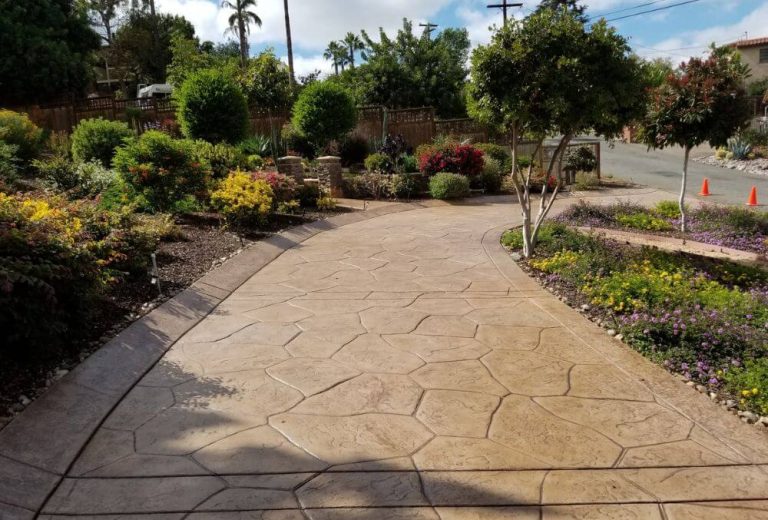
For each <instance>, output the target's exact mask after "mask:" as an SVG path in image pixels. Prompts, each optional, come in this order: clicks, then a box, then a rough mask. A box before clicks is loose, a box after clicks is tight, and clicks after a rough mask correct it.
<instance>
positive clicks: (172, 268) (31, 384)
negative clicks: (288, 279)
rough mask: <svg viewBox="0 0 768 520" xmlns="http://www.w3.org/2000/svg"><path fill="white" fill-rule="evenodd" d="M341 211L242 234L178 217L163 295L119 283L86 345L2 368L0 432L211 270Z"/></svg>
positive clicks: (283, 219) (145, 285) (138, 283)
mask: <svg viewBox="0 0 768 520" xmlns="http://www.w3.org/2000/svg"><path fill="white" fill-rule="evenodd" d="M343 211H344V210H342V209H339V210H336V211H333V212H317V211H307V212H305V213H303V214H301V215H277V216H276V218H274V219H273V220H272V221H271V222H270V224H269V226H268V227H266V228H262V229H259V230H251V231H248V230H243V231H242V232H239V233H236V232H234V231H233V230H228V229H226V228H224V227H222V225H221V221H220V218H219V216H218V215H217V214H210V213H199V214H193V215H187V216H184V217H182V218H179V219H178V220H177V225H178V227H179V229H180V231H181V236H182V238H181V239H179V240H175V241H169V242H163V243H161V244H160V247H159V248H158V251H157V264H158V272H159V277H160V285H161V289H162V294H159V293H158V289H157V286H156V285H152V284H151V283H150V279H151V277H150V275H149V273H148V274H147V276H146V277H137V278H136V279H133V280H129V281H126V282H124V283H121V284H120V285H118V286H116V287H114V288H112V290H111V291H110V292H109V294H108V295H107V296H106V297H105V298H104V300H103V301H102V302H101V304H100V305H99V306H98V308H97V309H95V314H94V316H93V317H92V319H91V322H90V327H89V330H87V331H85V334H84V336H85V340H83V341H81V342H79V343H78V344H77V345H72V346H71V348H70V349H68V350H66V351H63V352H60V353H58V354H57V355H56V356H52V357H50V358H48V359H45V360H41V362H40V363H38V364H36V365H34V366H30V365H27V364H20V363H14V362H5V363H3V364H2V365H1V366H0V429H2V427H3V426H5V425H6V424H7V423H8V422H9V421H10V420H11V419H12V418H13V415H14V414H16V413H18V412H20V411H22V410H23V409H24V408H25V407H26V406H27V405H28V404H29V403H30V402H31V401H33V400H34V399H35V398H36V397H37V396H39V395H41V394H42V393H43V392H44V391H45V390H46V389H47V388H48V387H49V386H50V385H51V384H53V382H55V381H56V380H58V379H60V378H61V377H63V376H64V375H66V373H67V372H68V371H69V370H71V369H73V368H74V367H75V366H77V365H78V364H79V363H81V362H82V361H83V360H85V359H86V358H87V357H88V356H89V355H90V354H92V353H93V352H95V351H96V350H98V349H99V347H101V345H103V344H105V343H106V342H107V341H109V340H110V339H111V338H112V337H114V336H115V335H116V334H117V333H119V332H120V331H121V330H123V329H124V328H125V327H127V326H128V325H130V324H131V323H132V322H133V321H135V320H137V319H139V318H140V317H142V316H143V315H145V314H146V313H148V312H149V311H151V310H152V309H154V308H155V307H157V306H158V305H160V304H161V303H163V302H164V301H166V300H168V299H170V298H172V297H173V296H175V295H176V294H178V293H179V292H181V291H183V290H184V289H186V288H187V287H189V286H190V285H192V284H193V283H194V282H195V281H196V280H198V279H199V278H200V277H202V276H203V275H204V274H205V273H207V272H208V271H210V270H211V269H214V268H216V267H218V266H220V265H221V264H222V263H224V262H225V261H226V260H228V259H229V258H231V257H233V256H235V255H237V254H238V253H240V252H241V251H242V250H243V249H245V248H247V247H248V246H250V245H251V244H253V243H255V242H257V241H259V240H263V239H265V238H268V237H270V236H272V235H273V234H275V233H277V232H279V231H281V230H284V229H286V228H288V227H292V226H295V225H300V224H304V223H308V222H313V221H316V220H323V219H326V218H328V217H331V216H334V215H337V214H339V213H341V212H343Z"/></svg>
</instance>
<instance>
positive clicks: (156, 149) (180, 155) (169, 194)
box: [113, 130, 211, 212]
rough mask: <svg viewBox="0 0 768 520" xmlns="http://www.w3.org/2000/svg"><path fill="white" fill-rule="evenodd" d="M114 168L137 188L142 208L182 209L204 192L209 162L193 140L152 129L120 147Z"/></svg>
mask: <svg viewBox="0 0 768 520" xmlns="http://www.w3.org/2000/svg"><path fill="white" fill-rule="evenodd" d="M113 164H114V166H115V170H116V171H117V172H118V173H119V174H120V176H121V177H122V178H123V179H124V180H125V181H126V183H127V184H128V185H130V186H131V187H132V188H133V189H134V190H135V192H136V195H137V196H138V200H137V201H136V202H138V203H139V206H140V207H141V209H144V210H147V211H150V212H151V211H183V208H182V206H179V204H183V205H184V207H188V206H189V203H190V202H191V198H192V197H196V198H198V199H200V198H202V197H204V196H205V192H206V186H207V183H208V179H209V177H210V173H211V172H210V165H208V164H207V163H205V162H203V161H201V160H200V159H199V158H198V150H197V145H196V144H195V143H194V142H193V141H188V140H185V139H174V138H172V137H171V136H169V135H168V134H164V133H163V132H158V131H157V130H150V131H149V132H145V133H144V134H142V136H141V137H140V138H139V139H137V140H135V141H131V142H128V143H126V144H125V145H124V146H121V147H120V148H118V149H117V153H115V158H114V160H113Z"/></svg>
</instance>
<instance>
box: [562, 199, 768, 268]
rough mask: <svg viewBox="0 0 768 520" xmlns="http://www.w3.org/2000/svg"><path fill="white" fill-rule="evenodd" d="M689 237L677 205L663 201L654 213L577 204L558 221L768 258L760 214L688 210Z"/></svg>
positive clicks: (621, 205) (765, 222) (765, 218)
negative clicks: (682, 228)
mask: <svg viewBox="0 0 768 520" xmlns="http://www.w3.org/2000/svg"><path fill="white" fill-rule="evenodd" d="M687 216H688V229H689V231H688V233H686V234H685V235H682V234H681V233H679V232H678V231H676V230H677V229H679V227H680V212H679V210H678V209H677V203H676V202H673V201H663V202H660V203H659V204H657V205H656V207H655V208H653V209H650V210H649V209H647V208H644V207H643V206H639V205H636V204H632V203H627V202H618V203H616V204H611V205H605V206H603V205H595V204H590V203H588V202H580V203H578V204H574V205H573V206H571V207H570V208H569V209H567V210H566V211H565V212H563V213H562V214H560V215H559V216H558V217H556V219H555V220H556V221H557V222H562V223H567V224H570V225H574V226H589V227H603V228H614V229H624V230H638V231H642V232H645V233H654V234H662V235H668V236H679V237H680V238H687V239H689V240H694V241H696V242H703V243H705V244H711V245H714V246H720V247H730V248H733V249H740V250H742V251H749V252H752V253H757V254H759V255H763V256H768V215H766V214H765V213H763V212H760V211H753V210H750V209H746V208H736V207H731V206H717V205H714V204H707V205H704V206H701V207H698V208H691V209H689V210H688V214H687Z"/></svg>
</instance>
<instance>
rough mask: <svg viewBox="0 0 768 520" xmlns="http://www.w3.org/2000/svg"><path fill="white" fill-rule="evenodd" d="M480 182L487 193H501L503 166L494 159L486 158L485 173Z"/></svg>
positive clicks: (481, 175) (482, 174)
mask: <svg viewBox="0 0 768 520" xmlns="http://www.w3.org/2000/svg"><path fill="white" fill-rule="evenodd" d="M480 181H481V184H482V187H483V189H484V190H485V193H498V192H499V191H501V184H502V178H501V165H500V164H499V161H497V160H496V159H494V158H493V157H485V158H484V163H483V173H481V174H480Z"/></svg>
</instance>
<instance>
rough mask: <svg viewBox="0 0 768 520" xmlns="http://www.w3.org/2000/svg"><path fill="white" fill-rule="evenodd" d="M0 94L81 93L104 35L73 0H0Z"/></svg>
mask: <svg viewBox="0 0 768 520" xmlns="http://www.w3.org/2000/svg"><path fill="white" fill-rule="evenodd" d="M0 13H2V14H1V15H0V49H2V56H0V100H2V102H3V103H4V104H12V105H13V104H25V103H34V102H43V101H48V100H52V99H55V98H60V97H64V96H66V95H67V94H80V93H82V91H83V89H84V88H85V87H86V85H87V84H88V82H89V80H90V78H91V77H92V71H91V67H90V63H89V57H90V54H91V53H92V52H93V51H95V50H97V49H98V48H99V42H100V38H99V35H98V34H96V32H94V31H93V29H91V27H90V25H89V22H88V17H87V16H86V13H85V12H84V11H83V10H82V9H78V8H76V7H75V5H74V3H73V2H72V1H71V0H25V1H23V2H18V1H15V0H0Z"/></svg>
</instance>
